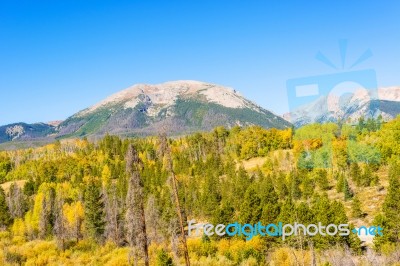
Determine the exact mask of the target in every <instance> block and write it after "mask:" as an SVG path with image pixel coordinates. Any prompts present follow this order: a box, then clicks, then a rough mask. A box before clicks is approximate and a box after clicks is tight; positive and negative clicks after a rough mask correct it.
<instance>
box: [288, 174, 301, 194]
mask: <svg viewBox="0 0 400 266" xmlns="http://www.w3.org/2000/svg"><path fill="white" fill-rule="evenodd" d="M289 180H290V195H291V196H292V199H294V200H298V199H300V198H301V190H300V179H299V177H298V176H297V175H296V174H295V173H294V172H291V173H290V179H289Z"/></svg>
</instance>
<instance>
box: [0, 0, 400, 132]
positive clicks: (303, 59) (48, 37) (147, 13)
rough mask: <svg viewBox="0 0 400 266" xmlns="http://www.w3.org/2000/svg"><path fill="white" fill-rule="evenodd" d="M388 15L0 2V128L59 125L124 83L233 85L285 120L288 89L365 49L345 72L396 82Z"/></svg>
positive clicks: (362, 10)
mask: <svg viewBox="0 0 400 266" xmlns="http://www.w3.org/2000/svg"><path fill="white" fill-rule="evenodd" d="M350 2H352V3H350ZM398 14H400V2H399V1H342V0H336V1H256V0H254V1H236V0H218V1H215V0H214V1H209V0H201V1H200V0H192V1H183V0H182V1H177V0H170V1H152V0H149V1H123V0H122V1H111V0H110V1H103V0H85V1H75V0H68V1H64V0H58V1H46V0H41V1H24V0H20V1H15V0H0V92H1V97H0V125H4V124H8V123H13V122H28V123H33V122H47V121H52V120H63V119H65V118H67V117H69V116H70V115H72V114H74V113H76V112H77V111H79V110H82V109H84V108H86V107H89V106H91V105H93V104H95V103H97V102H99V101H101V100H102V99H104V98H106V97H107V96H109V95H111V94H113V93H115V92H118V91H120V90H122V89H125V88H127V87H129V86H131V85H133V84H136V83H150V84H158V83H162V82H166V81H172V80H199V81H205V82H210V83H216V84H221V85H225V86H228V87H233V88H235V89H236V90H238V91H239V92H241V94H243V95H244V96H245V97H246V98H248V99H250V100H252V101H254V102H256V103H257V104H259V105H261V106H262V107H264V108H266V109H268V110H271V111H273V112H275V113H277V114H283V113H285V112H287V111H288V110H289V109H288V108H289V107H288V106H289V105H288V101H289V100H288V96H287V88H286V82H287V81H288V80H290V79H295V78H304V77H309V76H316V75H327V74H335V73H339V72H341V71H342V72H343V71H350V70H349V68H348V67H349V66H350V65H351V63H352V62H354V61H355V60H356V59H357V58H358V57H359V56H360V55H361V54H362V53H363V52H364V51H366V50H367V49H370V50H371V51H372V54H373V56H372V57H371V58H369V59H368V60H366V61H365V62H362V63H360V64H359V65H357V66H355V67H354V68H352V69H351V70H363V69H373V70H374V71H375V72H376V76H377V82H378V86H381V87H385V86H394V85H400V75H399V70H400V49H399V47H400V17H399V15H398ZM343 39H346V40H347V41H348V50H347V53H346V60H345V63H346V64H345V67H344V68H343V69H342V68H341V57H340V50H339V46H338V41H339V40H343ZM318 52H321V53H323V54H324V55H325V56H326V57H327V58H329V59H330V60H331V61H332V62H333V63H334V64H336V65H340V67H339V69H333V68H331V67H329V66H327V65H326V64H324V63H322V62H321V61H318V60H316V54H317V53H318Z"/></svg>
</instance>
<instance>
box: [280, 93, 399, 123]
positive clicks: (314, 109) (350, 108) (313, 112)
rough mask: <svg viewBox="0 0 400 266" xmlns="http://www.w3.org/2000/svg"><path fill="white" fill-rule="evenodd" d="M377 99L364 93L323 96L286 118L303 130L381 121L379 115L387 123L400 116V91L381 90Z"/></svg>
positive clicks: (287, 115)
mask: <svg viewBox="0 0 400 266" xmlns="http://www.w3.org/2000/svg"><path fill="white" fill-rule="evenodd" d="M375 92H376V91H375ZM376 95H377V96H376V97H371V96H370V95H369V94H368V93H367V92H366V91H365V90H362V89H358V90H355V91H354V92H353V93H346V94H344V95H341V96H335V95H328V96H326V95H322V96H320V97H319V98H318V99H317V100H315V101H313V102H311V103H308V104H305V105H302V106H300V107H299V108H297V109H295V110H293V111H291V112H290V113H287V114H285V115H283V117H284V118H285V119H286V120H287V121H289V122H291V123H292V124H294V125H295V126H296V127H300V126H302V125H305V124H309V123H325V122H337V121H339V120H341V121H347V122H350V123H354V122H357V121H358V119H359V118H360V117H364V118H377V117H378V116H379V115H382V117H383V119H384V120H391V119H393V118H395V117H396V116H397V115H398V114H400V87H387V88H380V89H378V90H377V94H376Z"/></svg>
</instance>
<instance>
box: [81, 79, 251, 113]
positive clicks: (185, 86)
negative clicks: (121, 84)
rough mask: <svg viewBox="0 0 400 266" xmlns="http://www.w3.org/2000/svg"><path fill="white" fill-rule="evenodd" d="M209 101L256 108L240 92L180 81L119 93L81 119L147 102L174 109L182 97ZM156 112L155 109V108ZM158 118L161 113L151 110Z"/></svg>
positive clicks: (217, 86) (134, 86) (189, 81)
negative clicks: (112, 109)
mask: <svg viewBox="0 0 400 266" xmlns="http://www.w3.org/2000/svg"><path fill="white" fill-rule="evenodd" d="M201 96H203V97H205V99H206V100H207V101H209V102H214V103H217V104H220V105H223V106H225V107H228V108H244V107H249V106H250V105H254V106H256V105H255V104H254V103H251V102H250V101H248V100H245V99H244V98H243V96H242V95H241V94H240V93H238V92H237V91H236V90H234V89H232V88H229V87H224V86H221V85H217V84H213V83H207V82H201V81H195V80H177V81H169V82H165V83H161V84H136V85H133V86H131V87H129V88H127V89H125V90H122V91H120V92H117V93H115V94H113V95H111V96H110V97H108V98H106V99H105V100H103V101H101V102H99V103H97V104H95V105H93V106H91V107H89V108H87V109H85V110H83V111H81V112H80V113H79V114H78V115H80V116H82V115H87V114H89V113H92V112H94V111H96V110H97V109H99V108H101V107H110V106H115V105H121V106H123V107H124V109H127V108H134V107H136V106H137V105H138V104H139V103H141V102H143V101H146V102H148V103H151V104H152V106H153V107H155V109H160V108H162V107H166V106H170V105H173V104H174V102H175V100H177V99H178V98H179V97H183V98H191V97H201ZM153 109H154V108H153ZM150 111H152V112H151V113H152V114H153V115H156V113H157V110H150Z"/></svg>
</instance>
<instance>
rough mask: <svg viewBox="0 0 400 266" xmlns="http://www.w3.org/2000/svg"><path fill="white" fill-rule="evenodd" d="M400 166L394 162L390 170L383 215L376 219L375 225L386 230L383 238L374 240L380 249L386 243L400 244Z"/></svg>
mask: <svg viewBox="0 0 400 266" xmlns="http://www.w3.org/2000/svg"><path fill="white" fill-rule="evenodd" d="M399 173H400V164H399V163H398V162H392V163H391V166H390V170H389V187H388V192H387V195H386V198H385V201H384V203H383V213H382V214H380V215H378V216H377V217H376V218H375V221H374V222H375V223H376V224H377V225H380V226H381V227H382V228H384V234H383V236H378V237H376V238H375V239H374V242H375V245H376V246H378V247H380V246H381V245H382V244H384V243H393V244H398V243H399V242H400V223H399V221H400V212H399V210H400V193H399V191H400V179H399Z"/></svg>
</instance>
